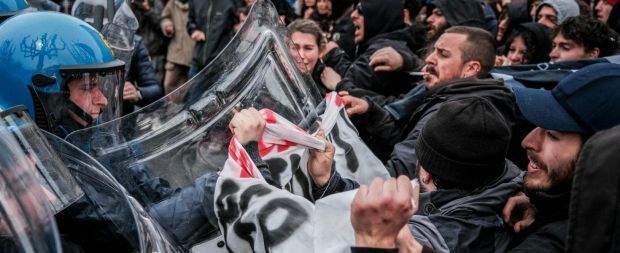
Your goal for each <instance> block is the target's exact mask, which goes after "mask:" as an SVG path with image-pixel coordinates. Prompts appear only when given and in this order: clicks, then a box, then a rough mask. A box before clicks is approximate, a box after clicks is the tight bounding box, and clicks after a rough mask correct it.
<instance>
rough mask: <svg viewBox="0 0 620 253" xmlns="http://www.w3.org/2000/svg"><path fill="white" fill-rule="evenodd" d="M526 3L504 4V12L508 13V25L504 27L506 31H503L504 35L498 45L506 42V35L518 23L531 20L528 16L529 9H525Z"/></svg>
mask: <svg viewBox="0 0 620 253" xmlns="http://www.w3.org/2000/svg"><path fill="white" fill-rule="evenodd" d="M527 7H528V5H527V3H524V2H511V3H509V4H508V5H506V14H507V15H508V26H507V27H506V31H504V37H503V38H502V41H500V43H499V44H500V45H503V44H505V43H506V40H507V39H508V37H510V33H511V32H512V31H513V30H514V29H515V28H516V27H517V26H519V25H520V24H522V23H526V22H531V21H532V17H531V16H530V13H529V10H528V9H527Z"/></svg>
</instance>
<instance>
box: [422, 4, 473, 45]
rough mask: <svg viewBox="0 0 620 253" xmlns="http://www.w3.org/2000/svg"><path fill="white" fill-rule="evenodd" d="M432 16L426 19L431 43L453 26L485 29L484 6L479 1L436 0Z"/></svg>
mask: <svg viewBox="0 0 620 253" xmlns="http://www.w3.org/2000/svg"><path fill="white" fill-rule="evenodd" d="M433 5H434V6H435V8H433V10H432V12H431V15H430V16H428V18H426V23H428V31H427V32H426V36H427V38H428V40H429V41H435V40H437V38H439V36H441V34H443V32H444V31H445V30H446V29H448V28H449V27H451V26H460V25H462V26H473V27H480V28H484V27H485V18H484V11H483V7H482V4H481V3H480V2H479V1H477V0H436V1H434V3H433Z"/></svg>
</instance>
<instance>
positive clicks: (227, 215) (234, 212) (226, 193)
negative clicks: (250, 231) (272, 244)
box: [215, 179, 240, 252]
mask: <svg viewBox="0 0 620 253" xmlns="http://www.w3.org/2000/svg"><path fill="white" fill-rule="evenodd" d="M221 189H222V192H221V193H220V196H218V197H217V200H216V202H215V204H216V205H217V209H218V211H217V217H218V218H219V220H220V222H221V223H222V224H226V226H222V227H223V230H224V231H222V234H223V235H224V241H228V238H227V235H228V229H227V228H228V224H232V223H233V222H234V221H235V219H237V218H238V217H239V215H240V212H239V206H238V205H237V204H236V203H237V198H236V197H235V196H234V194H235V193H237V192H238V191H239V186H238V185H237V183H235V182H234V181H233V180H231V179H224V182H222V186H221ZM224 200H226V205H224ZM226 249H227V250H228V252H232V249H230V247H228V244H226Z"/></svg>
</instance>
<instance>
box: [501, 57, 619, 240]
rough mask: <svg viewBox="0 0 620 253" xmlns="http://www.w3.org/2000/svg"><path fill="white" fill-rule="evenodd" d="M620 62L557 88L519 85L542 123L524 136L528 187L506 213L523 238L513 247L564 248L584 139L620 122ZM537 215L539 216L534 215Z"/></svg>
mask: <svg viewBox="0 0 620 253" xmlns="http://www.w3.org/2000/svg"><path fill="white" fill-rule="evenodd" d="M618 82H620V66H619V65H616V64H611V63H599V64H594V65H590V66H588V67H585V68H583V69H581V70H579V71H577V72H575V73H573V74H571V75H570V76H568V77H566V78H565V79H563V80H562V81H561V82H560V83H559V84H558V86H556V87H555V88H554V89H553V90H551V91H549V90H542V89H528V88H514V93H515V96H516V99H517V104H518V106H519V109H520V110H521V112H522V114H523V116H524V117H525V118H526V119H527V120H528V121H530V122H531V123H533V124H534V125H536V126H537V128H535V129H534V130H532V131H531V132H530V133H529V135H528V136H526V137H525V139H523V142H522V146H523V148H525V149H526V150H527V154H528V158H529V164H528V166H527V173H526V175H525V177H524V192H525V193H519V194H518V195H516V196H514V197H512V198H510V200H509V201H508V202H507V204H506V206H505V207H504V211H503V215H504V220H505V221H506V223H507V224H509V225H511V226H513V228H514V230H515V232H517V233H518V237H517V238H516V239H515V241H513V245H512V247H514V248H513V249H512V252H564V246H565V243H566V236H567V229H568V210H569V202H570V195H571V187H572V179H573V173H574V170H575V163H576V161H577V157H578V156H579V154H580V152H581V147H582V145H583V143H584V142H585V141H586V140H587V139H588V138H589V137H590V136H592V135H593V134H594V133H596V132H598V131H602V130H605V129H608V128H611V127H613V126H615V125H617V124H620V114H617V113H609V112H618V110H620V95H619V94H620V86H618V85H617V84H618ZM534 216H535V220H534V219H533V217H534Z"/></svg>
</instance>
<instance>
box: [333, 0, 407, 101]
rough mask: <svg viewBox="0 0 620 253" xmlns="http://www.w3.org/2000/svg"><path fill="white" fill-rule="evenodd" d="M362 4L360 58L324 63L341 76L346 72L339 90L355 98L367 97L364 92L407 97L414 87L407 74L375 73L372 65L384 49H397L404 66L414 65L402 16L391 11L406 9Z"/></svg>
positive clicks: (366, 0) (365, 0) (393, 3)
mask: <svg viewBox="0 0 620 253" xmlns="http://www.w3.org/2000/svg"><path fill="white" fill-rule="evenodd" d="M361 4H362V8H363V9H364V40H363V41H362V42H360V43H359V44H358V45H357V50H356V56H357V57H356V58H355V60H353V61H351V62H349V61H343V60H337V61H333V62H332V61H326V62H325V64H326V65H327V66H330V67H332V68H334V69H335V70H336V71H337V72H339V73H341V72H340V71H341V70H342V69H346V72H345V74H344V75H343V76H342V77H343V79H342V81H341V82H340V83H339V84H338V86H337V88H336V89H337V90H339V91H340V90H346V91H349V93H351V94H352V95H354V96H360V94H361V95H368V94H367V93H366V91H364V90H368V91H371V92H373V93H375V94H380V95H384V96H397V95H400V94H404V93H407V92H408V91H409V90H410V89H411V88H412V87H413V86H412V83H413V80H412V78H411V77H410V76H409V74H408V73H407V72H406V71H403V70H399V71H392V72H375V71H374V70H373V66H370V65H369V62H370V56H371V55H372V54H373V53H374V52H375V51H377V50H379V49H381V48H384V47H392V48H394V49H395V50H396V51H398V52H399V53H400V54H401V55H403V60H404V61H405V65H407V66H410V65H413V64H412V63H411V61H413V55H414V54H413V52H411V50H410V49H409V48H408V47H407V45H408V44H409V43H408V41H406V39H407V38H409V36H407V33H408V31H407V30H406V27H405V23H404V22H403V13H402V12H399V11H392V10H395V9H403V3H402V2H400V1H398V0H389V1H370V0H363V1H361ZM332 51H333V50H332ZM330 53H331V52H330ZM344 55H346V54H343V56H344ZM358 89H363V90H358ZM358 91H359V93H358Z"/></svg>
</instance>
